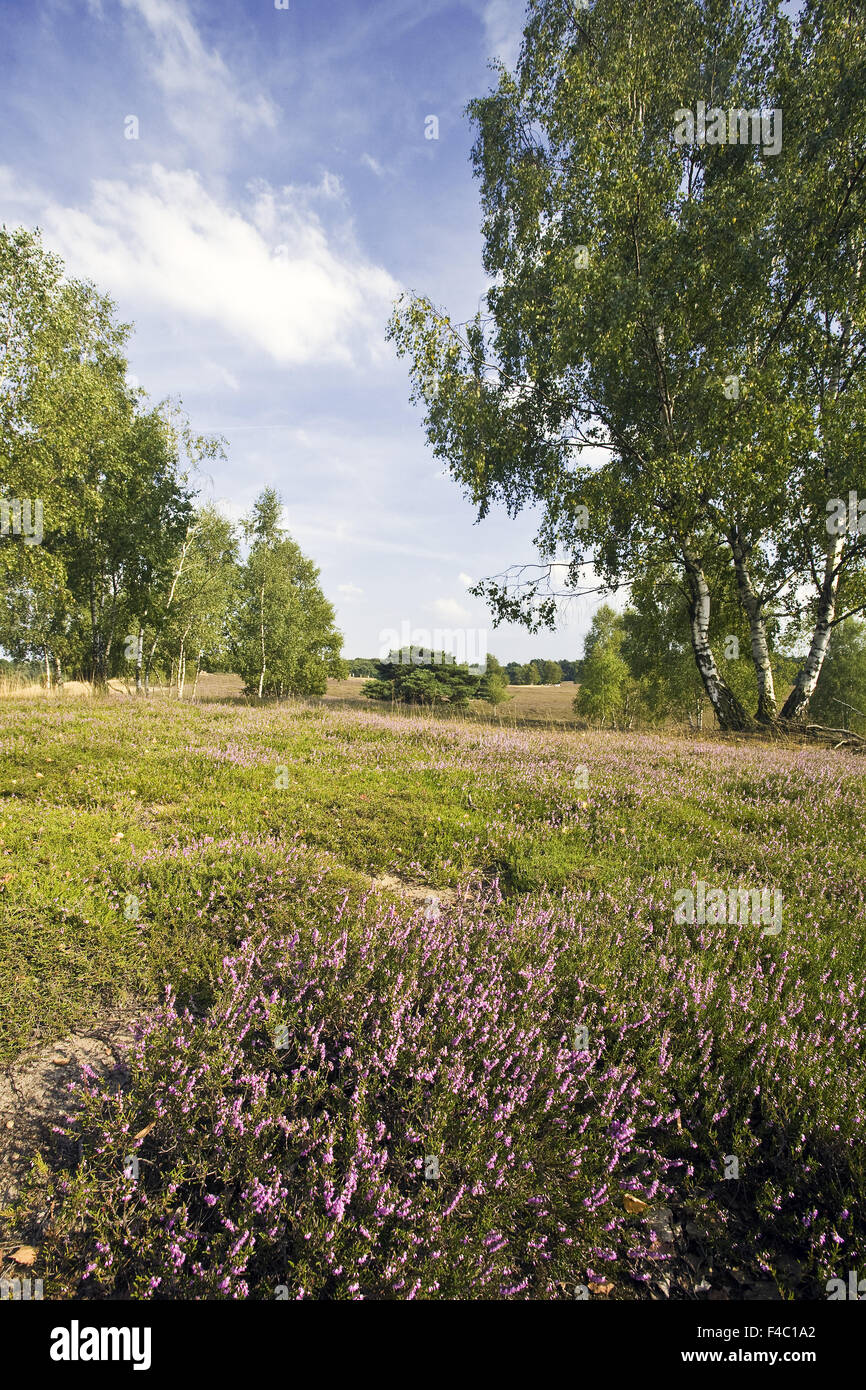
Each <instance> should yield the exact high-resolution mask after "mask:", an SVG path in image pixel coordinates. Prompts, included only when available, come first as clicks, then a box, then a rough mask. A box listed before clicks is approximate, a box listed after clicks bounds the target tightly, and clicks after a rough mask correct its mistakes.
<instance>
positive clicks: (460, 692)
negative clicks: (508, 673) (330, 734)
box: [363, 647, 498, 709]
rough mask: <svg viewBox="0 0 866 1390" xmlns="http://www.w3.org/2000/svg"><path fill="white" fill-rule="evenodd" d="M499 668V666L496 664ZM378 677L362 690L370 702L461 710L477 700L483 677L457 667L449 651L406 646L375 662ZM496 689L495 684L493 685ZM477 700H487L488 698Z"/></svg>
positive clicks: (485, 696)
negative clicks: (445, 706) (448, 707)
mask: <svg viewBox="0 0 866 1390" xmlns="http://www.w3.org/2000/svg"><path fill="white" fill-rule="evenodd" d="M497 665H498V663H497ZM376 670H377V676H376V679H375V680H372V681H368V682H367V683H366V685H365V686H364V687H363V693H364V694H365V695H366V696H367V698H368V699H370V700H377V701H385V700H390V701H394V702H396V703H398V704H419V705H429V706H431V708H432V707H433V706H434V705H441V704H446V705H451V706H452V707H453V708H455V709H464V708H465V707H466V706H467V705H468V703H469V701H470V700H472V699H475V698H478V697H479V688H480V686H481V683H482V677H481V676H479V675H474V674H473V673H472V672H471V671H470V670H469V667H468V666H467V665H465V664H464V665H458V663H457V661H456V660H455V658H454V657H453V656H452V655H451V653H450V652H434V651H429V650H426V649H425V648H424V647H406V648H404V649H403V650H402V651H399V652H391V653H390V654H389V656H388V657H387V659H386V660H384V661H378V662H377V663H376ZM494 688H495V684H494ZM480 698H482V699H487V698H488V696H487V695H483V696H481V697H480Z"/></svg>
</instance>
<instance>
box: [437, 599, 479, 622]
mask: <svg viewBox="0 0 866 1390" xmlns="http://www.w3.org/2000/svg"><path fill="white" fill-rule="evenodd" d="M427 607H428V608H429V610H430V612H431V613H435V614H436V617H437V618H444V619H446V620H448V621H449V622H459V621H460V620H461V619H463V618H471V617H472V614H471V613H470V612H469V609H468V608H464V607H463V605H462V604H460V603H458V602H457V600H456V599H454V598H437V599H435V600H434V602H433V603H429V604H428V605H427Z"/></svg>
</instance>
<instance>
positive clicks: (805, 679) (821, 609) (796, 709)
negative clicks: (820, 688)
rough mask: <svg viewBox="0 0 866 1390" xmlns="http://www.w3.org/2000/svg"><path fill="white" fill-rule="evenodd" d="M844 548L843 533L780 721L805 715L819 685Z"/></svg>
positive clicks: (832, 550) (835, 542)
mask: <svg viewBox="0 0 866 1390" xmlns="http://www.w3.org/2000/svg"><path fill="white" fill-rule="evenodd" d="M844 544H845V534H844V532H842V534H841V535H838V536H834V537H833V543H832V545H831V546H830V547H829V548H828V550H827V558H826V560H825V562H824V579H823V582H822V584H821V590H820V593H819V596H818V613H817V617H816V620H815V630H814V632H813V634H812V644H811V646H810V647H809V655H808V656H807V657H806V660H805V661H804V662H803V665H802V667H801V668H800V670H799V671H798V672H797V679H796V680H795V681H794V689H793V690H792V691H791V693H790V695H789V696H788V698H787V700H786V701H785V703H784V705H783V706H782V718H783V719H799V718H800V716H801V715H803V714H805V712H806V710H807V709H808V707H809V701H810V700H811V698H812V692H813V691H814V689H815V686H816V685H817V684H818V677H819V676H820V674H821V667H822V666H823V665H824V657H825V656H826V655H827V648H828V647H829V645H830V631H831V629H832V627H833V618H834V617H835V614H836V599H837V596H838V593H839V572H840V567H839V561H840V560H841V558H842V549H843V547H844Z"/></svg>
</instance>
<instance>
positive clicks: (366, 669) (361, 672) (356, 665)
mask: <svg viewBox="0 0 866 1390" xmlns="http://www.w3.org/2000/svg"><path fill="white" fill-rule="evenodd" d="M377 668H378V662H377V661H376V659H375V657H367V656H356V657H355V658H354V659H353V660H352V661H350V662H349V675H350V676H367V677H369V678H373V677H375V675H376V671H377Z"/></svg>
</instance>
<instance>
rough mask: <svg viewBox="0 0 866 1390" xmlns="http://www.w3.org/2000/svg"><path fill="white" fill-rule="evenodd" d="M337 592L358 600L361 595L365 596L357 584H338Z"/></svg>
mask: <svg viewBox="0 0 866 1390" xmlns="http://www.w3.org/2000/svg"><path fill="white" fill-rule="evenodd" d="M337 592H338V593H341V594H345V595H346V597H347V598H358V597H359V595H360V594H363V592H364V590H363V589H359V588H358V586H357V584H338V585H337Z"/></svg>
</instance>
